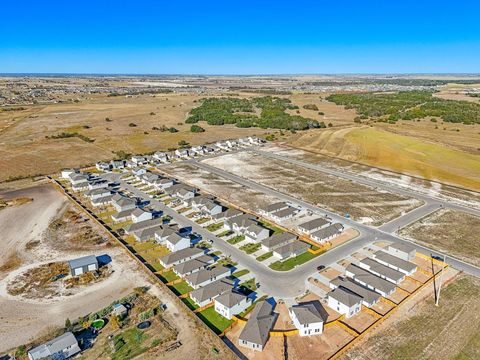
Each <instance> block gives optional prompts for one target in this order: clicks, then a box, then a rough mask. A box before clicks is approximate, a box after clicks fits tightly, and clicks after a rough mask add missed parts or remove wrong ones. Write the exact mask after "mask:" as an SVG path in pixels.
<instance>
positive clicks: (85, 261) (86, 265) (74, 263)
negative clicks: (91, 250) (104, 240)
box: [68, 255, 98, 276]
mask: <svg viewBox="0 0 480 360" xmlns="http://www.w3.org/2000/svg"><path fill="white" fill-rule="evenodd" d="M68 266H69V267H70V273H71V274H72V276H78V275H82V274H84V273H86V272H91V271H96V270H98V260H97V258H96V256H95V255H88V256H83V257H80V258H77V259H73V260H70V261H69V262H68Z"/></svg>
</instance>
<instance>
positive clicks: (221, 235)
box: [217, 230, 233, 237]
mask: <svg viewBox="0 0 480 360" xmlns="http://www.w3.org/2000/svg"><path fill="white" fill-rule="evenodd" d="M232 234H233V231H231V230H225V231H224V232H222V233H220V234H218V235H217V236H218V237H224V236H228V235H232Z"/></svg>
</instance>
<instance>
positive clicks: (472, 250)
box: [400, 209, 480, 266]
mask: <svg viewBox="0 0 480 360" xmlns="http://www.w3.org/2000/svg"><path fill="white" fill-rule="evenodd" d="M479 234H480V218H479V217H477V216H474V215H470V214H467V213H464V212H461V211H455V210H448V209H441V210H438V211H436V212H434V213H432V214H430V215H428V216H426V217H424V218H422V219H420V220H418V221H417V222H415V223H413V224H411V225H409V226H407V227H405V228H403V229H401V230H400V235H402V236H404V237H407V238H410V239H412V240H414V241H416V242H418V243H421V244H424V245H425V246H428V247H431V248H434V249H436V250H438V251H441V252H444V253H446V254H451V255H453V256H455V257H458V258H460V259H462V260H464V261H468V262H470V263H472V264H474V265H477V266H479V265H480V235H479Z"/></svg>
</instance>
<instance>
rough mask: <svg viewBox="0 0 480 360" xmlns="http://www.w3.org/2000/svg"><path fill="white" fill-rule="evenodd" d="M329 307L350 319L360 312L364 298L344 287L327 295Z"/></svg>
mask: <svg viewBox="0 0 480 360" xmlns="http://www.w3.org/2000/svg"><path fill="white" fill-rule="evenodd" d="M327 299H328V300H327V301H328V307H330V308H331V309H333V310H335V311H336V312H338V313H340V314H342V315H345V317H347V318H349V317H351V316H353V315H355V314H357V313H359V312H360V310H361V308H362V298H361V297H360V296H358V295H357V294H355V293H353V292H351V291H350V290H347V289H345V288H343V287H337V288H335V289H334V290H332V291H330V292H329V293H328V294H327Z"/></svg>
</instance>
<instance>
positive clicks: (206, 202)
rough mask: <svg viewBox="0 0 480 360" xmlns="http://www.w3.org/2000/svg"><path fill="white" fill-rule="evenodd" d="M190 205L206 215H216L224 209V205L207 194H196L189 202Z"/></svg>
mask: <svg viewBox="0 0 480 360" xmlns="http://www.w3.org/2000/svg"><path fill="white" fill-rule="evenodd" d="M189 204H190V206H191V207H192V208H193V209H194V210H196V211H200V212H202V213H203V214H204V215H206V216H214V215H217V214H220V213H221V212H222V210H223V208H222V205H220V204H219V203H217V202H216V201H215V200H213V199H212V198H211V197H207V196H202V195H200V196H195V197H194V198H193V199H191V200H190V202H189Z"/></svg>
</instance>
